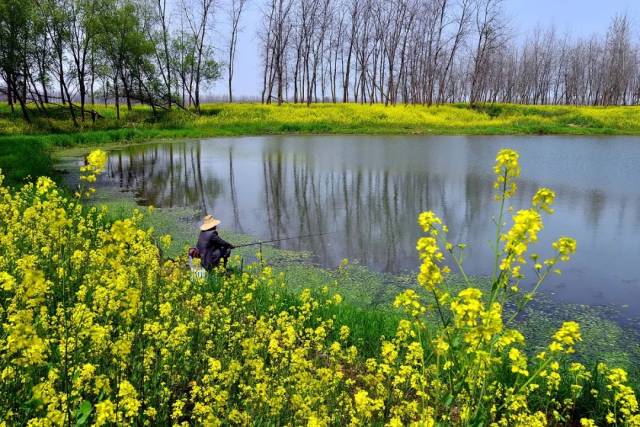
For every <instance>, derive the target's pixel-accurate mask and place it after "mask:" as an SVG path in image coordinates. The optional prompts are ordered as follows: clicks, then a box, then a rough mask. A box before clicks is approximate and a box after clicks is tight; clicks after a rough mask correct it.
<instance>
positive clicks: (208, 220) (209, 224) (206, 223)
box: [200, 215, 220, 231]
mask: <svg viewBox="0 0 640 427" xmlns="http://www.w3.org/2000/svg"><path fill="white" fill-rule="evenodd" d="M219 224H220V220H219V219H215V218H214V217H213V216H212V215H207V216H205V217H204V219H203V220H202V225H201V226H200V230H202V231H206V230H211V229H212V228H213V227H215V226H217V225H219Z"/></svg>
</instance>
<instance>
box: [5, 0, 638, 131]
mask: <svg viewBox="0 0 640 427" xmlns="http://www.w3.org/2000/svg"><path fill="white" fill-rule="evenodd" d="M168 1H169V2H168ZM221 1H223V3H218V2H216V0H0V82H4V84H1V83H0V95H4V97H5V98H6V99H7V100H8V102H9V104H10V105H11V108H15V106H16V105H19V106H20V107H22V108H21V109H22V114H23V116H24V118H25V119H26V120H29V119H30V117H29V110H28V109H27V108H25V105H26V104H27V103H34V104H35V105H36V106H37V108H39V109H40V110H42V111H43V112H45V113H47V109H48V104H50V103H51V102H57V103H62V104H64V105H65V106H67V107H68V110H69V112H70V114H71V117H72V119H73V121H74V123H77V122H78V121H81V120H85V118H86V117H91V118H93V119H95V117H96V116H97V115H98V113H97V112H96V111H93V110H92V109H91V108H87V105H88V104H95V103H96V101H98V102H99V101H101V100H103V101H104V102H105V103H106V102H114V103H115V105H116V112H117V115H118V117H119V115H120V108H121V107H120V103H121V100H122V102H125V103H126V106H127V108H129V109H130V108H131V105H132V103H134V102H141V103H146V104H149V105H151V106H152V107H153V109H154V111H156V109H170V108H174V107H175V108H188V107H191V108H193V109H194V110H195V111H196V112H199V111H200V103H201V94H202V93H203V92H204V91H205V90H206V89H207V88H208V87H209V86H210V84H211V83H212V82H213V81H215V80H216V79H218V78H220V77H221V75H222V74H223V73H224V74H226V76H227V83H228V85H227V86H228V98H229V100H230V101H232V100H233V93H232V79H233V77H234V71H235V69H234V63H235V59H236V52H237V41H238V33H239V31H240V30H241V27H242V25H241V20H242V16H243V13H244V10H245V9H246V7H247V6H246V2H247V0H221ZM255 1H256V2H257V3H256V4H255V5H254V6H255V7H257V8H258V9H259V10H260V11H261V13H262V14H261V17H262V21H261V22H260V23H261V24H262V25H261V26H260V28H259V29H258V36H259V39H260V46H261V48H260V52H261V54H262V59H263V68H262V74H263V77H262V90H261V97H262V101H263V102H266V103H270V102H277V103H282V102H285V101H292V102H306V103H311V102H322V101H330V102H339V101H341V102H347V101H355V102H362V103H374V102H380V103H385V104H395V103H399V102H402V103H420V104H425V105H431V104H434V103H446V102H459V101H466V102H470V103H471V104H475V103H478V102H513V103H528V104H549V103H554V104H588V105H611V104H637V103H638V102H639V100H640V46H639V45H638V43H635V42H634V40H633V36H632V30H631V25H630V21H629V19H628V18H627V17H626V16H624V15H621V16H617V17H615V18H613V20H612V22H611V24H610V27H609V30H608V31H607V32H606V34H603V35H594V36H592V37H590V38H587V39H576V38H572V37H570V36H566V35H564V36H562V35H559V34H558V33H557V32H556V31H554V30H553V29H547V30H536V31H534V32H532V33H531V34H529V35H528V36H527V37H526V39H525V40H524V41H522V40H521V39H519V38H518V37H515V36H514V31H513V30H511V29H510V28H509V25H508V22H507V18H506V17H505V12H504V10H505V7H504V4H503V1H504V0H255ZM220 17H222V18H224V22H225V25H224V26H223V27H222V28H223V29H224V32H225V34H222V37H220V33H221V31H220V29H218V30H217V32H216V33H214V22H215V20H218V21H220V20H221V19H220ZM214 18H215V19H214ZM216 39H218V40H221V41H218V40H217V41H216V43H215V45H214V40H216ZM214 48H215V49H216V50H215V51H214Z"/></svg>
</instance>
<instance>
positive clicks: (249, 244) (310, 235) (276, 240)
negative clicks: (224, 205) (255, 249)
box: [235, 231, 335, 249]
mask: <svg viewBox="0 0 640 427" xmlns="http://www.w3.org/2000/svg"><path fill="white" fill-rule="evenodd" d="M334 233H335V231H327V232H325V233H317V234H303V235H300V236H292V237H284V238H282V239H273V240H258V241H257V242H252V243H245V244H244V245H235V248H236V249H237V248H244V247H246V246H255V245H262V244H263V243H275V242H282V241H284V240H293V239H304V238H307V237H318V236H325V235H327V234H334Z"/></svg>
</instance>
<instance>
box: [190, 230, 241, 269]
mask: <svg viewBox="0 0 640 427" xmlns="http://www.w3.org/2000/svg"><path fill="white" fill-rule="evenodd" d="M196 247H197V248H198V252H200V262H201V263H202V267H203V268H204V269H205V270H207V271H210V270H211V269H213V268H215V267H217V266H218V264H220V259H222V258H227V257H228V256H229V253H230V250H231V248H233V245H232V244H231V243H229V242H226V241H224V240H222V238H220V236H218V232H217V231H216V230H214V229H211V230H206V231H201V232H200V236H199V237H198V244H197V245H196Z"/></svg>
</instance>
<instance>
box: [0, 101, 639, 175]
mask: <svg viewBox="0 0 640 427" xmlns="http://www.w3.org/2000/svg"><path fill="white" fill-rule="evenodd" d="M93 108H95V109H96V110H97V111H98V112H99V113H100V115H101V116H102V118H99V119H97V120H96V121H95V122H92V121H91V120H90V118H89V117H87V118H86V120H85V121H83V122H82V121H81V122H80V123H79V126H78V127H74V126H73V124H72V121H71V119H70V116H69V111H68V110H67V109H66V108H63V107H61V106H57V105H52V106H50V107H49V109H48V112H47V113H46V114H45V113H42V112H39V111H37V110H35V107H33V106H32V108H31V109H32V111H31V116H32V118H33V120H32V123H26V122H25V121H24V120H23V119H22V116H21V115H20V113H19V112H17V111H16V112H13V113H12V112H11V111H10V109H9V107H8V105H7V104H0V168H2V169H3V170H4V171H5V175H7V178H8V180H9V182H10V183H19V182H22V181H23V180H24V179H25V178H26V177H27V176H39V175H47V174H49V173H50V172H51V162H50V161H49V153H50V151H51V150H52V149H55V148H56V147H70V146H77V145H107V144H114V143H116V144H118V143H131V142H139V141H144V140H148V139H154V138H202V137H213V136H233V135H263V134H419V135H453V134H468V135H506V134H567V135H638V134H640V107H568V106H525V105H499V104H497V105H485V106H478V107H477V108H475V109H470V108H469V107H468V106H467V105H465V104H454V105H443V106H433V107H424V106H413V105H400V106H392V107H384V106H382V105H358V104H313V105H311V106H310V107H307V106H306V105H299V104H285V105H282V106H280V107H278V106H275V105H262V104H206V105H203V107H202V114H201V115H200V116H197V115H195V114H193V113H191V112H188V111H182V110H175V109H174V110H173V111H170V112H163V111H160V112H158V113H157V114H155V115H154V114H153V112H152V111H151V109H150V108H148V107H146V106H135V107H134V108H133V109H132V110H131V111H127V109H126V108H124V109H122V111H121V118H120V120H116V118H115V117H116V115H115V109H114V107H113V106H106V107H105V106H102V105H95V106H93Z"/></svg>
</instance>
